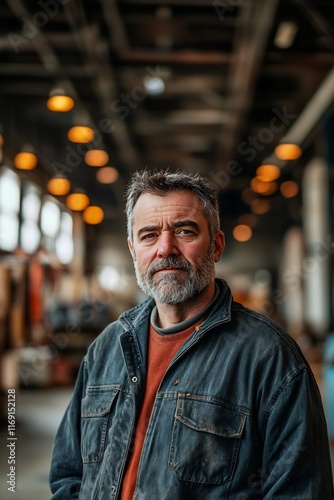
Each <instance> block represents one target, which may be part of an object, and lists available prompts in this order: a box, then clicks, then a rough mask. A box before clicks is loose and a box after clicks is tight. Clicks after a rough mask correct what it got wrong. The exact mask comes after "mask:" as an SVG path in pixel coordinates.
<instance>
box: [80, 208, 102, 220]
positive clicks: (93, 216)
mask: <svg viewBox="0 0 334 500" xmlns="http://www.w3.org/2000/svg"><path fill="white" fill-rule="evenodd" d="M82 217H83V220H84V221H85V222H86V223H87V224H100V222H102V221H103V219H104V212H103V210H102V208H100V207H98V206H96V205H91V206H89V207H87V208H86V209H85V210H84V213H83V215H82Z"/></svg>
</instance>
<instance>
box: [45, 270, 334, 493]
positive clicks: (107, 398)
mask: <svg viewBox="0 0 334 500" xmlns="http://www.w3.org/2000/svg"><path fill="white" fill-rule="evenodd" d="M217 283H218V285H219V287H220V296H219V299H218V301H217V302H216V303H215V306H214V307H213V309H212V311H211V313H210V315H209V317H208V318H207V319H206V320H205V322H204V324H203V327H202V329H200V330H199V331H195V332H194V333H193V335H192V336H191V337H190V338H189V339H188V340H187V341H186V342H185V344H184V345H183V346H182V347H181V349H180V350H179V351H178V353H177V354H176V356H175V357H174V359H173V361H172V363H171V364H170V366H169V368H168V370H167V372H166V374H165V376H164V378H163V380H162V382H161V385H160V387H159V390H158V392H157V396H156V401H155V404H154V408H153V412H152V415H151V419H150V422H149V426H148V431H147V435H146V439H145V443H144V447H143V450H142V455H141V460H140V466H139V471H138V479H137V485H136V490H135V495H134V498H135V499H136V500H177V499H180V500H187V499H189V500H197V499H198V500H203V499H206V500H215V499H231V500H246V499H258V498H264V499H281V500H282V499H289V500H291V499H299V500H332V499H333V498H334V495H333V481H332V474H331V466H330V457H329V445H328V438H327V429H326V422H325V419H324V414H323V409H322V403H321V398H320V394H319V391H318V388H317V385H316V383H315V380H314V377H313V375H312V372H311V370H310V368H309V366H308V364H307V362H306V361H305V359H304V357H303V355H302V354H301V352H300V350H299V348H298V346H297V345H296V344H295V342H294V341H293V340H292V339H291V338H290V337H289V336H288V335H287V334H286V333H285V332H284V331H282V329H281V328H280V327H279V326H278V325H277V324H276V323H274V322H273V321H271V320H270V319H268V318H267V317H265V316H262V315H260V314H258V313H255V312H254V311H251V310H249V309H246V308H245V307H243V306H242V305H240V304H238V303H235V302H233V300H232V297H231V293H230V290H229V288H228V286H227V285H226V283H225V282H224V281H223V280H217ZM153 305H154V302H153V301H152V300H147V301H146V302H145V303H143V304H142V305H140V306H137V307H135V308H133V309H132V310H130V311H127V312H125V313H124V314H122V315H121V316H120V318H119V320H118V321H116V322H114V323H112V324H110V325H109V326H108V327H107V328H106V329H105V330H104V332H102V333H101V334H100V335H99V336H98V337H97V339H96V340H95V341H94V342H93V344H92V345H91V347H90V348H89V350H88V353H87V355H86V356H85V358H84V360H83V362H82V366H81V368H80V372H79V375H78V378H77V383H76V386H75V389H74V394H73V398H72V400H71V402H70V404H69V406H68V409H67V411H66V413H65V416H64V418H63V421H62V423H61V425H60V428H59V431H58V434H57V436H56V439H55V444H54V450H53V458H52V466H51V472H50V484H51V490H52V492H53V496H52V500H68V499H71V498H79V499H80V500H107V499H108V500H110V499H117V498H119V495H120V488H121V481H122V477H123V473H124V470H125V468H126V462H127V458H128V457H129V454H130V453H131V446H132V442H133V438H134V436H135V433H136V420H137V417H138V414H139V411H140V408H141V403H142V400H143V395H144V392H145V384H146V352H147V334H148V326H149V320H150V312H151V309H152V307H153ZM148 383H149V381H148Z"/></svg>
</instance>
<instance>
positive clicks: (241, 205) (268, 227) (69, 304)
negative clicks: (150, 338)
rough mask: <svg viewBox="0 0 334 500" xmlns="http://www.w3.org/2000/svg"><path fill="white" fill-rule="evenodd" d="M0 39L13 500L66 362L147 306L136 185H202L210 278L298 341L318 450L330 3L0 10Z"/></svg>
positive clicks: (28, 474) (43, 3)
mask: <svg viewBox="0 0 334 500" xmlns="http://www.w3.org/2000/svg"><path fill="white" fill-rule="evenodd" d="M0 25H1V35H0V110H1V111H0V367H1V370H0V389H1V401H0V402H1V407H0V410H1V412H0V417H1V422H3V425H1V436H2V437H3V436H5V435H6V433H7V420H6V410H7V391H8V389H10V390H12V389H15V391H16V394H17V412H18V436H19V437H20V446H21V452H18V453H21V455H19V457H18V460H19V461H20V462H19V463H20V474H21V482H20V481H19V479H18V488H17V498H19V499H20V498H22V499H23V498H24V499H28V500H29V498H34V499H35V498H48V487H47V469H48V463H49V456H50V452H51V451H50V450H51V446H52V439H53V436H54V432H55V430H56V428H57V425H58V424H59V420H60V418H61V415H62V412H63V411H64V409H65V406H66V404H67V401H68V400H69V397H70V394H71V390H72V387H73V384H74V381H75V377H76V373H77V370H78V367H79V365H80V362H81V359H82V357H83V356H84V353H85V352H86V350H87V348H88V346H89V345H90V343H91V342H92V341H93V340H94V338H96V336H97V335H98V334H99V333H100V332H101V331H102V329H103V328H104V327H105V326H106V325H107V324H108V323H109V322H110V321H112V320H114V319H116V318H117V317H118V315H119V314H120V313H121V312H123V311H124V310H125V309H127V308H129V307H131V306H132V305H135V304H137V303H139V302H140V301H142V300H143V298H144V297H143V294H142V293H141V292H140V291H139V289H138V287H137V285H136V281H135V277H134V271H133V264H132V260H131V256H130V254H129V252H128V248H127V242H126V228H125V225H126V221H125V215H124V193H125V190H126V186H127V183H128V181H129V179H130V178H131V175H132V174H133V173H134V172H135V171H137V170H142V169H148V170H149V171H152V172H153V171H155V170H158V169H161V168H168V169H170V170H171V171H176V170H182V171H186V172H198V173H199V174H201V175H203V176H206V177H207V178H208V179H209V180H210V182H211V183H212V185H213V186H214V188H215V189H216V191H217V194H218V197H219V202H220V211H221V229H222V230H223V231H224V232H225V236H226V249H225V251H224V254H223V256H222V258H221V261H220V262H219V263H218V264H217V266H216V271H217V275H218V276H219V277H222V278H224V279H226V280H227V282H228V283H229V285H230V287H231V289H232V291H233V294H234V297H235V299H236V300H238V301H240V302H242V303H243V304H245V305H247V306H249V307H251V308H253V309H256V310H258V311H260V312H263V313H264V314H267V315H268V316H270V317H272V318H274V319H275V320H276V321H278V322H279V323H280V324H282V325H283V326H284V328H286V330H287V332H288V333H289V334H290V335H291V336H292V337H293V338H294V339H295V340H296V341H297V342H298V344H299V345H300V347H301V349H302V350H303V352H304V354H305V356H306V358H307V359H308V361H309V362H310V364H311V367H312V369H313V371H314V374H315V376H316V379H317V381H318V384H319V387H320V390H321V393H322V395H323V400H324V405H325V411H326V414H327V420H328V428H329V437H330V440H331V443H332V448H333V442H334V400H333V394H334V342H333V334H334V314H333V298H334V266H333V263H334V260H333V252H334V231H333V216H334V213H333V208H334V207H333V201H334V200H333V194H334V189H333V187H334V184H333V172H334V141H333V136H334V28H333V26H334V5H333V2H332V1H331V0H316V1H315V0H263V1H262V2H258V1H256V0H213V1H210V2H208V1H206V0H183V1H182V0H181V1H179V0H172V1H169V2H165V1H163V0H96V1H92V0H39V1H37V2H30V1H28V0H4V1H3V2H1V5H0ZM24 443H27V448H24ZM34 446H35V450H33V449H32V448H33V447H34ZM28 447H29V448H28ZM5 453H6V450H3V449H2V450H1V451H0V458H1V460H5V458H6V457H5ZM30 457H31V458H30ZM42 457H43V458H42ZM1 469H2V470H4V471H5V468H3V467H1ZM1 477H2V478H3V473H1ZM19 477H20V476H19ZM0 495H1V498H7V497H6V496H2V491H1V493H0ZM4 495H6V491H4ZM20 495H21V496H20ZM8 498H9V496H8Z"/></svg>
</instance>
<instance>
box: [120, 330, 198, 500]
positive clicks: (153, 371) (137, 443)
mask: <svg viewBox="0 0 334 500" xmlns="http://www.w3.org/2000/svg"><path fill="white" fill-rule="evenodd" d="M201 321H202V320H200V321H197V322H196V323H195V324H194V325H191V326H190V327H189V328H187V329H186V330H183V331H182V332H178V333H172V334H168V335H160V334H159V333H158V332H156V331H155V330H154V328H153V326H152V324H151V325H150V332H149V335H150V338H149V344H148V361H147V365H148V366H147V379H146V380H147V383H146V392H145V396H144V401H143V406H142V409H141V412H140V414H139V419H138V423H137V429H136V432H135V435H134V441H133V448H132V450H131V456H130V458H129V462H128V464H127V469H126V471H125V475H124V478H123V484H122V490H121V499H122V500H131V499H132V498H133V494H134V490H135V487H136V480H137V473H138V467H139V461H140V455H141V451H142V448H143V445H144V440H145V435H146V431H147V427H148V424H149V420H150V417H151V413H152V409H153V405H154V401H155V396H156V393H157V390H158V388H159V385H160V382H161V380H162V378H163V376H164V374H165V372H166V370H167V368H168V366H169V364H170V362H171V361H172V359H173V357H174V355H175V354H176V352H177V351H178V350H179V348H180V347H181V346H182V344H183V343H184V342H185V341H186V340H187V338H188V337H190V335H191V334H192V333H193V332H194V330H195V329H196V326H198V325H199V324H200V323H201Z"/></svg>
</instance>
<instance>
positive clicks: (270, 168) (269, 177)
mask: <svg viewBox="0 0 334 500" xmlns="http://www.w3.org/2000/svg"><path fill="white" fill-rule="evenodd" d="M280 175H281V171H280V169H279V168H278V166H277V165H271V164H264V165H261V166H260V167H258V168H257V169H256V177H257V178H258V179H259V180H260V181H262V182H271V181H275V180H276V179H278V178H279V176H280Z"/></svg>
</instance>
